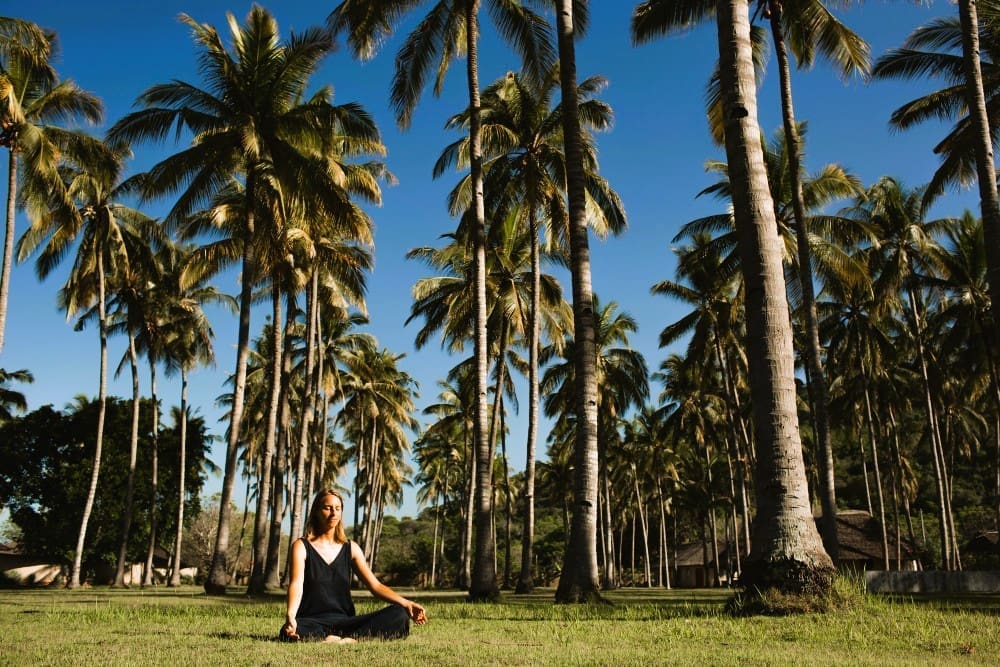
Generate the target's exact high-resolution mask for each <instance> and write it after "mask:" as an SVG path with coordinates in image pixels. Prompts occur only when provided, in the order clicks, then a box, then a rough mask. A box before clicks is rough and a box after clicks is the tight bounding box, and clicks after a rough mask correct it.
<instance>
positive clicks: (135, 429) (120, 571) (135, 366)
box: [111, 329, 140, 587]
mask: <svg viewBox="0 0 1000 667" xmlns="http://www.w3.org/2000/svg"><path fill="white" fill-rule="evenodd" d="M128 359H129V366H130V368H131V371H132V428H131V431H130V432H129V443H128V445H129V446H128V482H127V483H126V486H125V512H124V514H123V515H122V540H121V543H120V544H119V546H118V564H117V565H116V566H115V580H114V583H112V584H111V585H112V587H118V586H124V585H125V558H126V556H127V551H128V536H129V533H130V532H131V530H132V511H133V504H134V499H135V463H136V459H137V458H138V454H139V403H140V396H139V357H138V355H137V354H136V351H135V335H134V334H133V333H132V331H131V329H130V330H129V332H128Z"/></svg>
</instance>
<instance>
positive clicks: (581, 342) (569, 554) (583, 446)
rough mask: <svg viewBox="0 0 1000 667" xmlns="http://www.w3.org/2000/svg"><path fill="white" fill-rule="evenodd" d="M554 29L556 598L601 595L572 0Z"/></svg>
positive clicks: (561, 7) (562, 5) (561, 5)
mask: <svg viewBox="0 0 1000 667" xmlns="http://www.w3.org/2000/svg"><path fill="white" fill-rule="evenodd" d="M556 30H557V33H558V37H559V64H560V65H559V80H560V85H561V90H562V109H563V135H564V142H565V146H566V172H567V173H566V186H567V191H568V193H569V224H570V234H569V237H570V270H571V272H572V282H573V325H574V338H575V358H574V360H573V361H574V369H575V379H576V381H575V383H574V385H575V389H576V418H577V423H576V447H575V451H574V455H575V459H576V470H575V473H574V489H573V520H572V525H571V527H570V537H569V548H568V549H567V550H566V554H565V557H564V559H563V569H562V576H560V577H559V587H558V589H557V590H556V600H557V601H559V602H585V601H588V600H594V599H598V598H599V597H600V595H599V592H598V589H599V572H598V568H597V492H598V491H597V487H598V454H597V347H596V343H595V340H594V336H595V332H594V299H593V294H592V291H591V281H590V247H589V240H588V237H587V219H586V196H585V193H584V188H585V181H584V172H583V145H582V138H581V134H580V115H579V110H578V105H579V95H578V94H577V89H576V52H575V46H574V44H573V40H574V37H575V34H574V24H573V0H558V2H557V3H556Z"/></svg>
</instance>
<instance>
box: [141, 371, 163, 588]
mask: <svg viewBox="0 0 1000 667" xmlns="http://www.w3.org/2000/svg"><path fill="white" fill-rule="evenodd" d="M149 382H150V390H149V393H150V398H151V402H152V407H153V424H152V428H153V431H152V437H153V442H152V450H151V453H152V459H153V460H152V473H151V475H150V481H151V483H152V491H151V493H150V494H149V548H148V549H147V550H146V566H145V567H144V568H143V573H142V585H143V586H152V585H153V584H154V583H156V577H155V575H154V574H153V554H154V552H155V551H156V537H157V536H156V530H157V508H156V493H157V490H158V488H159V472H160V471H159V467H160V454H159V444H160V409H159V407H158V406H157V404H156V362H155V361H154V360H153V359H150V360H149Z"/></svg>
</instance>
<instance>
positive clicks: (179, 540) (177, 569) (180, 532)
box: [167, 365, 188, 586]
mask: <svg viewBox="0 0 1000 667" xmlns="http://www.w3.org/2000/svg"><path fill="white" fill-rule="evenodd" d="M187 390H188V376H187V366H185V365H181V423H180V427H181V444H180V456H179V460H178V468H177V470H178V473H177V476H178V481H177V537H176V540H175V541H174V566H173V568H172V569H171V573H170V583H168V584H167V585H168V586H180V585H181V548H182V547H183V545H184V499H185V495H186V494H185V493H184V485H185V478H186V477H187Z"/></svg>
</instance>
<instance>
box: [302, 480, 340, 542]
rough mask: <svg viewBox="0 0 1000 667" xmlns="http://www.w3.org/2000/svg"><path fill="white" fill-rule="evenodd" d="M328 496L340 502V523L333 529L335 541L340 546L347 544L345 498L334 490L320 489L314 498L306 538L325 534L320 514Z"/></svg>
mask: <svg viewBox="0 0 1000 667" xmlns="http://www.w3.org/2000/svg"><path fill="white" fill-rule="evenodd" d="M327 496H333V497H334V498H336V499H337V500H339V501H340V510H341V511H340V521H339V522H338V523H337V527H336V528H334V529H333V539H334V540H335V541H336V542H337V543H339V544H346V543H347V533H346V532H344V496H342V495H340V492H339V491H335V490H334V489H320V490H319V493H317V494H316V497H315V498H313V501H312V507H311V508H310V509H309V521H308V522H307V523H306V538H313V537H316V536H317V535H319V534H320V533H322V532H323V529H322V526H321V525H320V516H319V513H320V511H321V509H322V507H323V501H324V500H325V499H326V497H327Z"/></svg>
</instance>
